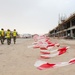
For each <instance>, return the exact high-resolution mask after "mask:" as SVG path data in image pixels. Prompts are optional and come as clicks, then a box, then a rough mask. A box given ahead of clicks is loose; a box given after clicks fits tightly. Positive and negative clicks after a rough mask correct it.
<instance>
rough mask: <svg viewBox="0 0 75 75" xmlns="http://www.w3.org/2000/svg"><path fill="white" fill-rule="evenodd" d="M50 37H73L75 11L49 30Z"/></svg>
mask: <svg viewBox="0 0 75 75" xmlns="http://www.w3.org/2000/svg"><path fill="white" fill-rule="evenodd" d="M49 36H50V37H60V38H71V39H74V38H75V13H74V14H73V15H71V16H70V17H69V18H67V19H66V20H63V21H62V22H61V23H59V24H58V26H57V27H56V28H54V29H53V30H51V31H49Z"/></svg>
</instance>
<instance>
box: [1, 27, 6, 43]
mask: <svg viewBox="0 0 75 75" xmlns="http://www.w3.org/2000/svg"><path fill="white" fill-rule="evenodd" d="M0 36H1V44H4V40H5V31H4V29H3V28H2V29H1V34H0Z"/></svg>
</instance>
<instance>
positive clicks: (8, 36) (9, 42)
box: [6, 29, 11, 45]
mask: <svg viewBox="0 0 75 75" xmlns="http://www.w3.org/2000/svg"><path fill="white" fill-rule="evenodd" d="M6 38H7V44H8V45H10V44H11V31H10V30H9V29H8V30H7V32H6Z"/></svg>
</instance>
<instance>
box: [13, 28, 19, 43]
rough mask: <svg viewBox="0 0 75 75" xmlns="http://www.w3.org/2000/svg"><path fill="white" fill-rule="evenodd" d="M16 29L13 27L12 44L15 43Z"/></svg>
mask: <svg viewBox="0 0 75 75" xmlns="http://www.w3.org/2000/svg"><path fill="white" fill-rule="evenodd" d="M17 35H18V34H17V31H16V29H14V31H13V32H12V37H13V42H14V44H15V43H16V37H17Z"/></svg>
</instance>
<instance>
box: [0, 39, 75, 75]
mask: <svg viewBox="0 0 75 75" xmlns="http://www.w3.org/2000/svg"><path fill="white" fill-rule="evenodd" d="M51 41H52V42H58V43H60V45H61V46H70V48H69V50H68V51H67V52H66V53H65V54H63V55H61V56H56V57H53V58H50V59H41V60H44V61H47V62H49V63H56V62H64V61H69V60H70V59H72V58H75V40H63V39H54V38H53V39H51ZM33 42H34V41H33V39H17V43H16V44H15V45H14V44H13V42H12V44H11V45H7V44H6V41H5V44H4V45H1V44H0V75H75V64H73V65H68V66H64V67H59V68H50V69H46V70H38V69H37V68H36V67H35V66H34V63H35V62H36V61H37V59H38V58H39V57H40V55H41V54H40V49H33V48H28V46H29V45H32V43H33Z"/></svg>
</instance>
